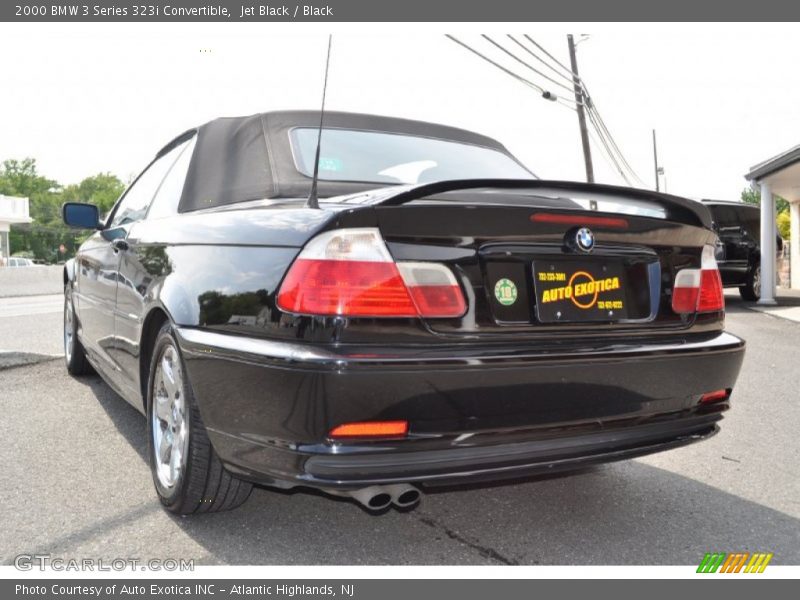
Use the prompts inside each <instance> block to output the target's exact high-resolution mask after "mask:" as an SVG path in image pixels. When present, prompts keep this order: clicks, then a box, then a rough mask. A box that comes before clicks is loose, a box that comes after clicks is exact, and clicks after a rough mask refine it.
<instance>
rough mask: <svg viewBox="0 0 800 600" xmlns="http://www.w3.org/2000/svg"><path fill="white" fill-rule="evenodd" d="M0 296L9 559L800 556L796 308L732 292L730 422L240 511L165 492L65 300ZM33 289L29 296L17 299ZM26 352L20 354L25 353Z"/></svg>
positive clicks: (785, 560) (276, 498) (0, 488)
mask: <svg viewBox="0 0 800 600" xmlns="http://www.w3.org/2000/svg"><path fill="white" fill-rule="evenodd" d="M13 300H14V301H15V302H16V304H14V307H13V308H12V307H11V304H10V303H7V304H4V303H2V302H0V350H6V351H8V350H14V351H24V352H27V353H29V354H31V353H32V354H35V355H37V357H36V358H35V360H36V361H37V362H36V364H32V365H31V364H29V365H27V366H15V367H12V366H9V365H13V364H17V363H15V362H14V361H13V360H12V361H7V364H6V366H5V368H3V364H2V362H0V405H1V406H2V410H3V417H2V419H0V439H2V441H3V443H2V446H0V464H2V465H3V468H2V470H0V506H2V507H3V519H2V522H3V523H2V527H0V563H1V564H9V563H10V562H12V561H13V558H14V556H16V555H18V554H35V553H47V554H50V555H52V556H54V557H62V558H83V557H93V558H101V557H102V558H107V559H111V558H141V559H146V558H187V559H194V560H195V561H196V563H197V564H543V565H552V564H665V565H683V564H698V563H699V561H700V559H701V558H702V556H703V554H704V553H705V552H708V551H724V552H735V551H763V552H773V553H774V558H773V561H772V564H800V436H798V435H797V427H798V423H800V402H798V399H799V395H798V390H799V389H800V369H798V368H797V361H798V356H799V355H800V323H795V322H792V321H787V320H784V319H780V318H776V317H774V316H770V315H767V314H762V313H759V312H754V311H750V310H748V309H746V308H745V307H744V306H743V304H742V303H741V302H740V301H739V300H738V298H736V297H734V296H731V295H728V297H727V301H728V308H729V312H728V322H727V325H728V329H729V330H730V331H731V332H733V333H735V334H737V335H739V336H741V337H744V338H745V339H746V340H747V343H748V348H747V354H746V358H745V363H744V367H743V370H742V374H741V377H740V379H739V383H738V386H737V388H736V389H735V391H734V396H733V407H734V408H733V409H732V410H731V411H729V413H728V415H727V416H726V418H725V420H724V422H723V425H722V432H721V433H720V434H719V435H717V436H716V437H714V438H712V439H710V440H708V441H706V442H703V443H700V444H695V445H693V446H689V447H686V448H682V449H678V450H673V451H670V452H666V453H662V454H658V455H654V456H650V457H645V458H641V459H636V460H631V461H625V462H620V463H614V464H610V465H605V466H602V467H597V468H592V469H589V470H585V471H582V472H579V473H575V474H571V475H567V476H558V477H549V478H537V479H527V480H523V481H515V482H512V483H506V484H504V485H500V486H494V487H492V486H470V487H463V488H458V489H448V490H444V491H437V492H434V493H429V494H427V495H426V496H425V497H424V498H423V501H422V503H421V505H420V506H419V508H417V509H416V510H414V511H412V512H406V513H401V512H397V511H390V512H388V513H386V514H384V515H380V516H374V515H370V514H368V513H366V512H364V511H363V510H362V509H361V508H359V507H358V506H357V505H355V504H354V503H352V502H350V501H347V500H342V499H331V498H328V497H326V496H322V495H319V494H315V493H305V492H277V491H272V490H268V489H256V490H255V491H254V492H253V494H252V496H251V498H250V500H249V501H248V502H247V503H246V504H245V505H244V506H243V507H241V508H239V509H237V510H235V511H231V512H228V513H221V514H215V515H202V516H198V517H185V518H180V517H174V516H171V515H169V514H167V513H166V512H164V511H163V510H162V509H161V508H160V506H159V503H158V501H157V499H156V497H155V493H154V492H153V489H152V481H151V477H150V472H149V470H148V467H147V464H146V460H145V445H146V441H145V422H144V418H143V417H142V416H141V415H140V414H139V413H138V412H137V411H136V410H134V409H133V408H132V407H130V406H129V405H128V404H126V403H125V402H124V401H123V400H122V399H121V398H119V397H118V396H116V394H114V392H112V391H111V390H110V389H109V387H108V386H107V385H105V384H104V383H103V382H102V381H101V380H100V379H99V378H98V377H83V378H77V379H76V378H72V377H70V376H68V375H67V373H66V371H65V369H64V365H63V360H61V359H58V358H55V359H54V358H52V357H48V356H46V355H52V354H57V353H59V352H60V340H61V314H60V311H61V305H60V300H58V301H57V302H56V300H57V298H56V297H52V298H51V299H50V300H49V306H50V307H51V309H50V310H49V311H48V310H44V308H43V307H44V306H48V300H46V299H43V298H40V299H39V301H30V302H28V304H27V305H28V306H29V307H30V310H34V311H38V312H36V313H35V314H31V313H26V312H25V310H26V309H25V308H24V306H25V305H26V303H25V302H24V299H23V302H22V303H20V299H19V298H16V299H13ZM20 305H21V306H22V307H23V308H22V309H21V308H20ZM17 362H19V361H17Z"/></svg>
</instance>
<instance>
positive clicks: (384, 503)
mask: <svg viewBox="0 0 800 600" xmlns="http://www.w3.org/2000/svg"><path fill="white" fill-rule="evenodd" d="M344 495H347V496H349V497H351V498H353V499H354V500H356V501H357V502H358V503H359V504H361V506H363V507H364V508H366V509H367V510H369V511H372V512H379V511H382V510H385V509H387V508H389V507H390V506H392V505H394V506H396V507H397V508H411V507H412V506H415V505H416V504H418V503H419V501H420V499H421V498H422V493H421V492H420V491H419V489H418V488H416V487H414V486H413V485H409V484H407V483H396V484H392V485H371V486H369V487H365V488H361V489H359V490H353V491H348V492H345V493H344Z"/></svg>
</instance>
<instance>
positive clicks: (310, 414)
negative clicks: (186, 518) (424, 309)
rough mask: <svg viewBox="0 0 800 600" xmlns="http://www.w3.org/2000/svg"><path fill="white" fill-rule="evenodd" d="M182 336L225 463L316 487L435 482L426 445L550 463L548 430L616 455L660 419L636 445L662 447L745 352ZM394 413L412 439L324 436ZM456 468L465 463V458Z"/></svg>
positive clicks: (726, 342)
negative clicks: (530, 449) (666, 428)
mask: <svg viewBox="0 0 800 600" xmlns="http://www.w3.org/2000/svg"><path fill="white" fill-rule="evenodd" d="M179 339H180V340H181V344H182V347H183V350H184V357H185V359H186V362H187V369H188V371H189V373H190V376H191V379H192V381H193V384H194V386H195V393H196V396H197V398H198V401H199V402H200V403H201V407H202V409H203V414H204V419H205V423H206V426H207V427H208V428H209V431H210V432H211V435H212V440H213V441H214V444H215V447H216V448H217V451H218V452H219V453H220V455H221V456H222V457H223V460H225V461H226V463H227V464H228V466H229V468H231V469H234V470H237V471H238V472H241V473H244V474H246V476H247V477H249V478H252V479H254V480H261V481H265V482H271V481H272V480H273V479H274V480H277V481H281V482H284V483H287V484H294V485H300V484H314V485H319V486H335V485H350V484H353V485H355V484H359V485H360V484H368V483H376V482H383V483H386V482H388V481H393V480H394V479H396V478H398V477H399V478H400V479H404V480H407V479H409V478H411V479H419V480H425V481H429V480H430V481H439V482H444V481H446V480H448V479H449V478H450V477H451V475H453V474H448V473H441V472H439V473H438V475H439V477H435V476H434V475H436V474H437V473H436V472H435V470H433V471H430V470H427V469H426V468H425V463H424V461H422V462H420V461H421V460H422V457H424V456H426V455H425V454H424V453H426V452H434V453H435V454H437V455H439V456H440V457H441V459H442V460H445V461H446V459H445V458H444V457H443V455H446V453H447V450H448V449H452V448H465V447H490V446H493V447H495V449H496V451H497V452H496V454H497V453H499V454H502V450H501V449H500V448H502V447H503V446H504V445H505V444H516V443H534V442H535V443H537V444H539V446H538V449H537V453H538V454H537V456H538V459H537V460H538V461H539V462H543V463H547V462H548V461H550V460H553V461H555V460H557V459H559V457H560V456H561V455H560V454H559V452H558V444H551V445H550V446H548V444H547V443H545V441H546V440H551V441H552V440H563V439H569V440H572V442H574V444H575V445H576V447H577V448H579V447H580V446H581V445H582V443H583V442H582V440H583V441H585V439H584V438H583V437H582V436H583V435H584V434H592V433H597V432H598V431H616V432H617V435H616V436H615V437H614V439H612V440H608V443H606V444H600V446H601V447H597V448H595V449H594V450H593V452H594V451H597V452H599V453H600V454H602V453H603V451H609V452H615V451H616V450H619V449H620V448H621V447H622V446H625V445H626V444H627V443H628V442H629V443H630V444H629V445H630V446H636V444H635V443H634V442H633V440H634V439H636V438H637V436H639V435H641V434H642V433H643V430H642V429H641V428H642V427H643V426H648V425H650V424H652V423H659V422H662V421H669V422H671V423H672V425H671V427H672V429H671V431H672V433H674V435H672V436H670V435H662V434H663V432H660V433H659V432H656V434H655V435H654V436H653V437H649V436H645V437H644V438H642V441H643V443H644V441H647V442H648V443H649V442H653V441H654V440H655V439H656V438H657V439H658V440H660V441H659V443H661V442H663V443H672V442H675V441H676V440H677V439H678V438H682V437H685V436H687V435H693V433H695V432H696V431H698V430H699V429H704V428H705V429H707V430H708V429H710V428H712V427H711V425H712V424H713V423H711V422H708V421H703V423H702V424H701V425H702V426H701V427H699V429H698V427H697V426H698V423H697V421H696V420H695V417H697V416H699V415H702V414H703V412H704V411H706V410H710V411H712V412H714V413H715V415H716V414H717V413H718V412H720V411H722V410H724V409H726V408H727V407H728V405H727V403H724V404H719V405H716V406H711V407H709V408H706V407H701V406H700V405H699V403H698V401H699V398H700V396H701V395H702V394H703V393H705V392H707V391H710V390H716V389H728V388H732V387H733V385H734V383H735V381H736V377H737V375H738V372H739V368H740V366H741V361H742V357H743V353H744V344H743V342H742V341H741V340H739V339H738V338H735V337H734V336H731V335H729V334H724V333H723V334H719V333H718V334H712V335H710V336H709V335H694V336H691V337H673V338H672V339H671V340H669V341H667V340H663V339H656V340H653V339H650V340H647V341H640V342H638V343H636V344H631V343H628V344H624V343H603V344H598V343H597V342H589V341H587V340H585V339H584V340H583V341H582V342H577V341H576V342H573V343H564V342H557V341H552V342H551V343H549V344H548V345H543V344H541V343H536V344H528V345H526V344H519V343H517V344H509V345H505V346H496V345H495V346H486V345H478V344H468V345H463V344H462V345H458V346H448V345H440V346H437V347H429V348H426V349H422V348H419V347H397V346H393V347H383V348H376V347H374V346H370V347H350V346H344V345H340V346H337V347H329V348H322V347H318V346H309V345H307V344H293V345H289V344H283V343H275V342H266V341H262V342H261V343H259V342H254V341H252V340H250V341H246V340H244V339H241V338H237V337H236V336H231V335H227V334H208V332H205V331H203V330H189V329H181V330H179ZM677 374H680V377H678V376H677ZM231 382H236V383H235V384H234V385H233V386H232V385H231ZM392 419H405V420H408V421H409V423H410V437H409V439H403V440H396V441H385V442H371V443H363V442H362V443H358V442H352V443H332V442H330V440H328V439H327V432H328V431H329V430H330V429H331V428H332V427H333V426H335V425H337V424H341V423H347V422H353V421H368V420H392ZM714 420H716V418H715V419H714ZM684 425H685V426H684ZM709 433H710V431H706V433H705V434H703V435H706V434H709ZM612 437H613V436H612ZM645 438H646V440H645ZM621 440H622V441H621ZM625 440H627V442H625ZM572 442H570V443H572ZM542 444H544V447H542ZM656 445H658V444H656ZM548 447H551V449H552V450H553V452H552V453H550V454H548V452H547V451H546V450H547V448H548ZM653 451H655V450H653ZM418 452H420V453H423V454H417V453H418ZM579 455H580V452H577V454H575V455H574V456H573V458H575V459H576V460H577V459H579V458H580V457H579ZM371 456H382V457H392V460H393V461H394V463H393V464H394V465H395V466H394V467H393V469H395V471H393V472H392V473H389V472H385V471H382V470H381V469H382V466H381V465H380V464H378V463H375V464H372V467H374V468H368V467H369V466H370V464H371V463H369V460H367V463H365V467H364V468H363V469H362V470H361V471H360V472H359V473H360V475H358V474H354V472H353V471H352V470H349V468H348V467H347V465H346V463H347V461H348V459H349V457H353V460H354V461H355V460H356V457H358V458H365V457H371ZM315 457H328V458H330V459H331V460H334V462H337V464H338V465H339V467H337V468H339V469H340V470H341V476H335V477H334V476H333V475H331V472H329V471H326V472H323V471H315V470H314V469H313V468H312V467H313V465H315V464H316V465H319V464H320V461H322V458H319V460H316V459H315ZM336 457H339V458H336ZM517 458H519V457H516V458H515V457H513V453H512V454H509V460H508V461H505V462H504V461H503V460H501V459H499V458H498V457H497V456H495V460H494V462H493V464H494V466H495V467H496V468H497V469H499V470H501V471H505V470H507V469H508V468H511V466H513V464H516V462H517ZM312 459H315V461H316V462H314V461H312ZM326 460H327V459H326ZM387 460H388V459H387ZM322 462H325V461H322ZM309 463H310V464H309ZM326 464H330V463H326ZM525 464H528V463H525ZM398 465H400V466H398ZM402 465H404V466H402ZM384 466H385V465H384ZM522 466H523V465H520V467H522ZM398 469H399V470H400V471H402V475H398V474H397V472H396V471H397V470H398ZM458 470H459V471H463V470H466V471H469V469H467V468H466V466H465V465H464V464H459V465H458ZM484 475H488V474H486V473H484ZM453 476H455V475H453ZM464 476H466V474H465V475H464Z"/></svg>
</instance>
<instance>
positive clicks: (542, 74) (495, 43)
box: [481, 33, 572, 92]
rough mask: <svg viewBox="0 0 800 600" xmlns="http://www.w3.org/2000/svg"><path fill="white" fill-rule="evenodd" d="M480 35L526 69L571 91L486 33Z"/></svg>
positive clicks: (570, 89)
mask: <svg viewBox="0 0 800 600" xmlns="http://www.w3.org/2000/svg"><path fill="white" fill-rule="evenodd" d="M481 35H482V36H483V38H484V39H486V40H487V41H488V42H489V43H490V44H492V45H494V46H495V47H497V48H499V49H500V50H502V51H503V52H505V53H506V54H508V56H510V57H511V58H513V59H514V60H515V61H517V62H518V63H520V64H521V65H523V66H525V67H527V68H528V69H530V70H531V71H533V72H534V73H536V74H537V75H539V76H540V77H543V78H544V79H546V80H547V81H549V82H551V83H553V84H555V85H557V86H559V87H562V88H564V89H565V90H567V91H568V92H571V91H572V88H569V87H567V86H566V85H564V84H563V83H561V82H560V81H556V80H555V79H553V78H552V77H550V76H548V75H545V74H544V73H542V72H541V71H539V70H538V69H535V68H533V67H532V66H531V65H529V64H528V63H526V62H525V61H524V60H522V59H521V58H519V57H518V56H517V55H516V54H514V53H513V52H511V51H510V50H508V49H507V48H505V47H503V46H502V45H500V44H499V43H497V42H495V41H494V40H493V39H492V38H490V37H489V36H488V35H486V34H485V33H484V34H481Z"/></svg>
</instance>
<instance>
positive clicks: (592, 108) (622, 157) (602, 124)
mask: <svg viewBox="0 0 800 600" xmlns="http://www.w3.org/2000/svg"><path fill="white" fill-rule="evenodd" d="M588 111H589V113H593V114H594V116H595V117H596V119H597V122H598V124H599V126H600V127H601V128H602V130H603V131H604V132H605V135H606V137H607V138H608V140H609V141H610V142H611V146H612V147H613V148H614V149H615V150H616V153H617V155H618V156H619V158H620V160H621V161H622V163H623V164H624V165H625V167H626V169H627V170H628V172H629V173H630V174H631V175H632V176H633V178H634V179H636V180H637V181H638V182H639V184H640V185H641V186H643V187H644V186H645V183H644V181H642V178H641V177H639V174H638V173H637V172H636V171H635V170H634V169H633V167H631V165H630V163H629V162H628V159H626V158H625V155H624V154H623V153H622V150H621V149H620V147H619V145H618V144H617V142H616V140H614V136H612V135H611V131H610V130H609V129H608V127H607V126H606V124H605V121H604V120H603V117H602V116H601V115H600V111H598V110H597V107H595V106H594V104H593V103H592V102H589V106H588ZM596 126H597V125H596Z"/></svg>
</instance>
